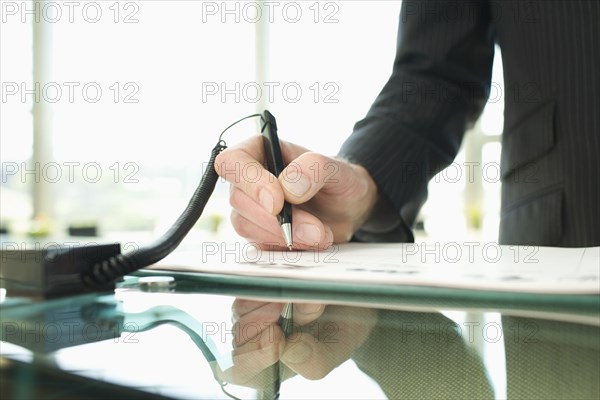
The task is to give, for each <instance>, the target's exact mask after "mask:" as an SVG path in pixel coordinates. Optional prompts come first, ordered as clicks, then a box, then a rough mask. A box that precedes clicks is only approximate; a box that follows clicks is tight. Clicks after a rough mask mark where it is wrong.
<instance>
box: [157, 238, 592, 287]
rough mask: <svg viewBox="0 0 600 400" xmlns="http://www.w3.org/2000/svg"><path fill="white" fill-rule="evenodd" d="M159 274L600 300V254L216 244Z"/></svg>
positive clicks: (175, 258) (488, 247) (164, 265)
mask: <svg viewBox="0 0 600 400" xmlns="http://www.w3.org/2000/svg"><path fill="white" fill-rule="evenodd" d="M152 268H154V269H161V270H178V271H197V272H212V273H219V274H235V275H251V276H265V277H278V278H292V279H303V280H321V281H336V282H346V283H370V284H382V285H416V286H435V287H452V288H465V289H477V290H499V291H515V292H532V293H565V294H566V293H573V294H600V247H590V248H552V247H535V246H498V245H497V244H494V243H487V244H481V243H476V242H465V243H462V244H458V243H447V244H441V243H436V244H425V243H421V244H410V243H409V244H391V243H385V244H365V243H350V244H344V245H334V246H332V247H331V248H330V249H328V250H324V251H318V252H316V251H315V252H313V251H302V252H299V251H293V252H288V251H279V250H276V251H266V250H259V249H257V248H256V247H254V246H252V245H250V244H246V245H243V244H239V243H237V244H229V243H227V244H225V243H221V244H218V243H210V244H205V245H203V246H202V248H201V249H199V250H198V251H181V252H175V253H174V254H172V255H171V256H169V257H168V258H166V259H165V260H163V261H161V263H160V264H158V265H155V266H153V267H152Z"/></svg>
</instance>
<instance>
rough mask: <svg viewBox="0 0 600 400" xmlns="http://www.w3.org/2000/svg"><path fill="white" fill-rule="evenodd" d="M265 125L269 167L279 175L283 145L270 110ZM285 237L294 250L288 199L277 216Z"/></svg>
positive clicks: (276, 175) (290, 209)
mask: <svg viewBox="0 0 600 400" xmlns="http://www.w3.org/2000/svg"><path fill="white" fill-rule="evenodd" d="M263 122H264V125H263V127H262V128H261V133H262V135H263V143H264V147H265V157H266V161H267V169H268V170H269V172H270V173H272V174H273V175H275V177H278V176H279V174H281V172H282V171H283V168H284V165H283V156H282V155H281V147H280V146H279V138H278V137H277V122H276V121H275V117H274V116H273V114H271V113H270V112H269V111H268V110H265V112H264V113H263ZM277 219H278V220H279V226H281V232H283V238H284V239H285V244H286V245H287V247H288V249H290V250H292V245H293V241H292V205H291V204H290V203H288V202H287V201H284V202H283V209H282V210H281V212H280V213H279V215H278V216H277Z"/></svg>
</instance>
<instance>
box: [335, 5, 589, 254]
mask: <svg viewBox="0 0 600 400" xmlns="http://www.w3.org/2000/svg"><path fill="white" fill-rule="evenodd" d="M598 21H600V1H597V0H546V1H541V0H529V1H527V0H490V1H487V2H485V1H451V0H437V1H433V0H428V1H412V0H405V1H404V2H403V5H402V13H401V16H400V27H399V34H398V49H397V55H396V60H395V62H394V70H393V73H392V76H391V77H390V79H389V81H388V83H387V84H386V86H385V87H384V89H383V90H382V92H381V93H380V95H379V96H378V98H377V99H376V101H375V102H374V104H373V106H372V107H371V109H370V110H369V113H368V114H367V116H366V117H365V118H364V119H363V120H361V121H359V122H358V123H357V124H356V126H355V129H354V132H353V134H352V135H351V136H350V137H349V139H348V140H347V141H346V143H345V144H344V146H343V147H342V149H341V151H340V155H342V156H344V157H346V158H348V159H349V160H351V161H354V162H357V163H359V164H362V165H364V166H365V167H366V168H367V169H368V170H369V171H370V173H371V175H372V176H373V178H374V179H375V181H376V182H377V183H378V185H379V187H380V189H381V190H382V192H383V193H385V194H386V195H387V196H388V197H389V198H390V200H391V201H392V203H393V205H394V207H395V208H396V210H398V214H399V216H400V219H399V220H398V221H399V223H398V227H397V229H396V230H394V231H393V232H386V233H377V232H376V233H373V232H364V231H359V232H357V235H356V236H357V237H358V238H359V239H362V240H394V241H396V240H397V241H405V240H408V241H410V240H412V233H411V232H410V229H409V228H408V227H410V226H411V225H412V223H413V222H414V220H415V218H416V215H417V213H418V210H419V209H420V207H421V206H422V204H423V203H424V201H425V200H426V197H427V182H428V180H429V179H430V178H431V177H433V176H434V175H435V174H436V173H437V172H439V171H440V170H441V169H443V168H444V167H445V166H447V165H448V164H450V163H451V162H452V160H453V159H454V157H455V156H456V153H457V152H458V149H459V147H460V144H461V140H462V137H463V134H464V131H465V130H466V129H467V128H468V127H469V125H470V124H472V123H473V122H474V121H475V120H476V118H477V117H478V115H479V114H480V113H481V110H482V109H483V106H484V105H485V101H486V99H487V96H488V93H489V90H490V79H491V65H492V60H493V49H494V43H495V42H496V43H498V44H499V45H500V47H501V48H502V57H503V65H504V79H505V90H504V100H505V124H504V126H505V131H504V134H503V139H502V144H503V154H502V163H501V169H502V183H503V185H502V215H501V223H500V243H503V244H535V245H546V246H567V247H570V246H598V245H600V177H599V174H600V72H599V71H600V24H599V22H598Z"/></svg>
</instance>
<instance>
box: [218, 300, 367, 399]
mask: <svg viewBox="0 0 600 400" xmlns="http://www.w3.org/2000/svg"><path fill="white" fill-rule="evenodd" d="M282 309H283V304H279V303H265V302H258V301H251V300H242V299H237V300H236V301H235V302H234V305H233V315H234V317H233V318H234V350H233V363H234V365H233V367H231V368H230V369H228V370H226V371H222V373H221V374H220V375H221V378H222V379H224V380H225V381H227V382H230V383H233V384H239V385H245V386H250V387H258V388H261V387H265V386H266V385H269V384H272V382H273V375H272V371H270V369H269V367H270V366H271V365H273V364H274V363H275V362H277V361H278V360H280V361H281V362H282V363H283V364H284V365H285V366H286V368H282V376H283V379H285V378H286V377H289V376H291V375H293V374H294V373H297V374H299V375H301V376H303V377H305V378H307V379H320V378H322V377H324V376H326V375H327V374H328V373H329V372H331V371H332V370H333V369H334V368H335V367H337V366H338V365H340V364H341V363H343V362H344V361H346V360H348V359H349V358H350V357H351V356H352V353H353V352H354V350H355V349H357V348H358V347H359V346H360V345H361V344H362V343H363V342H364V341H365V339H366V338H367V336H368V335H369V333H370V331H371V329H372V327H373V326H374V324H375V321H376V318H375V317H376V311H375V310H373V309H366V308H357V307H346V306H325V305H322V304H294V330H293V333H292V334H291V335H290V336H289V337H288V338H287V339H286V338H284V335H283V332H282V331H281V329H280V328H279V326H278V325H277V321H278V319H279V315H280V313H281V310H282Z"/></svg>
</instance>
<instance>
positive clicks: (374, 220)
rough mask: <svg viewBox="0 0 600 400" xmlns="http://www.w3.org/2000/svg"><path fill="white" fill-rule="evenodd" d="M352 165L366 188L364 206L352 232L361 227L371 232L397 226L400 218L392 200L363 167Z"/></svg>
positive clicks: (380, 231) (386, 230) (387, 229)
mask: <svg viewBox="0 0 600 400" xmlns="http://www.w3.org/2000/svg"><path fill="white" fill-rule="evenodd" d="M352 166H353V168H354V169H355V171H356V173H357V174H358V175H359V176H360V177H361V181H364V185H365V188H366V193H365V197H364V204H365V207H364V209H363V210H362V214H361V217H360V218H359V219H358V220H357V224H356V225H357V226H355V227H354V232H356V231H357V230H359V229H361V230H364V231H367V232H371V233H383V232H388V231H391V230H393V229H395V228H397V227H398V225H399V224H401V222H402V220H401V218H400V215H399V213H398V212H397V210H396V209H395V207H394V205H393V203H392V201H391V200H390V199H389V198H388V197H387V196H386V195H385V193H383V192H382V191H381V190H380V189H379V187H378V186H377V184H376V183H375V181H374V180H373V178H372V177H371V174H369V171H367V169H366V168H365V167H363V166H362V165H358V164H352Z"/></svg>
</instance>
